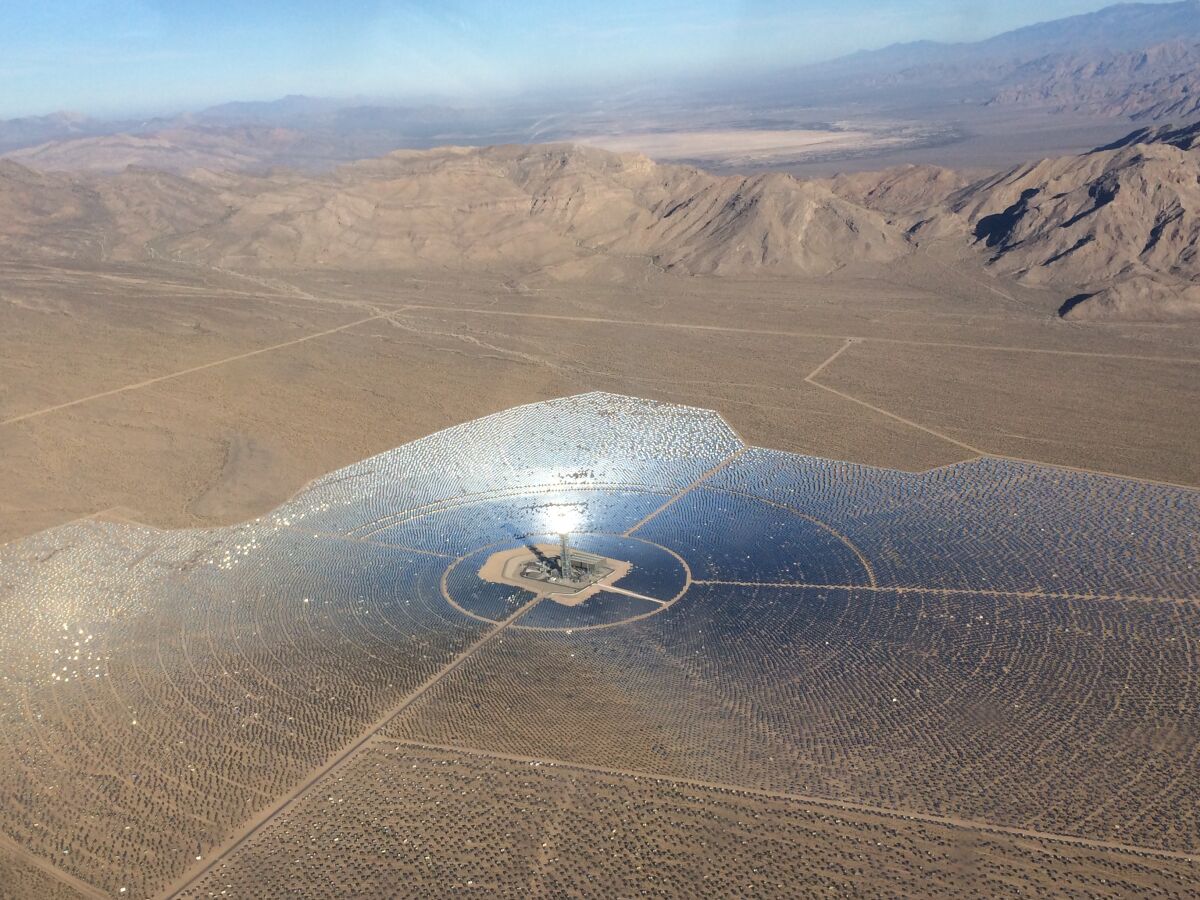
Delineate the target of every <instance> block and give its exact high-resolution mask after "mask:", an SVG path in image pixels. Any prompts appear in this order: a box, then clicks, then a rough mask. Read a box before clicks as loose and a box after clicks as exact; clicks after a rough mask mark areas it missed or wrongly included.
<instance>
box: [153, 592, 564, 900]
mask: <svg viewBox="0 0 1200 900" xmlns="http://www.w3.org/2000/svg"><path fill="white" fill-rule="evenodd" d="M540 600H541V598H540V597H539V598H535V599H534V600H532V601H531V602H529V603H527V604H526V605H525V606H522V607H521V608H520V609H518V610H517V611H516V612H515V613H513V614H512V615H511V616H509V617H508V618H507V619H505V620H504V621H503V622H499V623H497V625H496V626H495V627H494V628H492V629H491V630H490V631H488V632H487V634H485V635H483V637H481V638H479V640H477V641H475V643H473V644H472V645H471V646H470V647H468V648H467V649H466V650H464V651H463V652H462V653H460V654H459V655H458V656H456V657H454V659H452V660H450V662H448V663H446V665H444V666H443V667H442V668H441V669H439V670H438V671H437V672H436V673H434V675H433V676H432V677H430V678H429V679H427V680H426V681H425V682H424V683H423V684H421V686H420V687H418V688H417V689H416V690H414V691H413V692H412V693H411V694H409V695H408V696H406V697H405V698H404V699H403V700H401V701H400V702H399V703H398V704H396V705H395V706H393V707H392V708H391V709H389V710H388V711H387V712H386V713H384V714H383V716H382V717H381V718H380V719H378V720H377V721H376V722H375V723H374V724H372V725H370V726H369V727H368V728H367V730H366V731H364V732H362V734H360V735H359V736H358V738H357V739H355V740H354V741H353V742H352V743H351V744H349V745H348V746H347V747H346V748H345V749H343V750H342V751H341V752H340V753H338V754H337V755H336V756H334V757H333V758H332V759H330V760H329V761H327V762H326V763H324V764H323V765H321V766H319V767H318V768H316V769H313V770H312V771H311V772H310V773H309V774H308V776H307V777H306V778H305V779H304V780H303V781H302V782H301V783H300V784H298V785H297V786H296V787H295V788H294V789H293V790H292V791H291V792H289V793H288V794H287V795H286V796H285V797H284V798H283V799H282V800H280V801H279V802H277V803H276V804H275V805H274V806H273V807H271V808H270V809H267V810H265V811H264V812H262V813H260V814H259V815H257V816H255V817H254V819H252V820H251V821H250V822H249V823H248V824H247V825H246V827H245V828H244V830H243V831H242V832H241V833H240V834H237V835H234V836H233V837H232V838H230V839H229V840H228V841H226V842H225V844H224V845H222V847H221V848H219V849H218V850H217V853H216V855H215V856H213V857H212V858H211V859H209V860H208V861H206V862H205V863H204V865H203V866H200V867H199V868H198V869H196V870H195V871H193V872H192V873H191V874H190V875H189V874H185V875H184V876H183V878H184V879H186V880H183V882H182V883H181V884H179V885H178V886H177V887H172V888H169V889H168V890H167V891H166V892H165V893H164V894H163V896H165V897H175V896H177V895H179V894H180V893H182V892H183V891H186V890H188V889H190V888H192V887H194V886H195V885H196V884H197V883H198V882H199V881H200V880H201V879H202V878H204V876H205V875H207V874H208V873H209V871H210V870H212V869H213V868H214V867H215V866H216V865H217V864H219V863H220V862H221V861H222V860H224V859H226V858H228V857H229V855H230V854H232V853H234V852H236V851H237V850H238V848H240V847H241V846H242V845H244V844H245V843H246V841H248V840H250V838H252V837H254V835H256V834H258V833H259V832H260V831H262V829H263V828H265V827H266V826H267V825H268V824H270V823H271V822H272V821H273V820H274V819H275V818H276V817H278V816H279V815H281V814H282V813H284V812H286V811H287V810H288V809H289V808H290V807H291V806H292V805H293V804H294V803H295V802H296V801H297V800H299V799H300V797H301V796H302V795H303V794H304V793H305V792H306V791H307V790H308V789H309V788H311V787H312V786H313V785H315V784H316V783H317V782H319V781H321V780H322V779H323V778H325V777H326V776H327V775H330V774H332V773H333V772H335V771H337V770H338V769H340V768H341V767H342V766H344V765H345V764H346V763H347V762H349V760H350V759H351V757H353V756H354V754H355V753H357V752H358V751H359V750H360V749H361V748H362V747H363V746H364V745H365V744H366V743H367V742H369V741H370V740H371V739H372V738H374V737H376V736H377V735H378V734H379V732H380V731H382V730H383V729H384V728H386V727H387V725H388V724H389V723H391V721H392V720H393V719H394V718H396V716H398V715H400V714H401V713H402V712H404V711H405V710H406V709H408V708H409V707H410V706H412V705H413V704H414V703H416V702H417V700H419V699H421V697H423V696H424V695H425V693H426V692H427V691H428V690H429V689H430V688H432V687H433V686H434V685H436V684H437V683H438V682H439V681H441V680H442V679H443V678H445V677H446V676H447V675H449V674H450V673H452V672H454V671H455V670H456V669H457V668H458V667H459V666H461V665H462V664H463V663H464V662H466V661H467V660H468V659H470V658H471V656H473V655H474V654H475V652H476V651H477V650H479V649H480V648H481V647H483V646H484V645H485V644H487V643H488V642H489V641H491V640H492V638H494V637H496V636H497V635H498V634H500V633H501V632H502V631H504V629H506V628H507V627H508V626H509V625H511V624H513V623H514V622H516V621H517V620H518V619H520V618H521V616H523V615H525V614H526V613H527V612H529V611H530V610H531V609H533V608H534V607H535V606H537V605H538V603H539V602H540Z"/></svg>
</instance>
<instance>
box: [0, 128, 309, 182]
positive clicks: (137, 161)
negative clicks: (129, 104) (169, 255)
mask: <svg viewBox="0 0 1200 900" xmlns="http://www.w3.org/2000/svg"><path fill="white" fill-rule="evenodd" d="M301 144H311V142H310V141H308V139H307V138H306V136H305V135H303V134H301V133H299V132H295V131H289V130H287V129H284V128H273V127H269V126H249V125H247V126H240V127H224V128H217V127H201V126H192V127H185V128H167V129H163V130H159V131H150V132H146V133H143V134H129V133H118V134H109V135H99V136H94V137H80V138H73V139H71V140H64V141H52V142H49V143H46V144H40V145H38V146H35V147H25V148H22V149H20V150H14V151H12V152H10V153H9V154H7V156H8V158H9V159H11V160H14V161H15V162H19V163H21V164H22V165H25V166H29V167H30V168H35V169H38V170H41V171H51V172H54V171H60V172H120V171H122V170H123V169H126V168H128V167H129V166H139V167H144V168H153V169H160V170H162V171H164V172H175V173H186V172H191V171H194V170H196V169H218V170H235V171H246V170H255V169H259V170H262V169H267V168H270V167H271V166H272V165H275V164H277V163H279V162H281V161H283V160H285V159H286V160H288V161H291V160H293V159H294V158H295V156H296V151H297V148H298V147H299V145H301ZM323 162H325V161H323Z"/></svg>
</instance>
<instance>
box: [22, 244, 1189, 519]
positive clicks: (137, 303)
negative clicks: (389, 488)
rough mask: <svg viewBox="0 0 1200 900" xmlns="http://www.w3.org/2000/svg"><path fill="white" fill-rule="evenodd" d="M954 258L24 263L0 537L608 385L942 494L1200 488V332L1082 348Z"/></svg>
mask: <svg viewBox="0 0 1200 900" xmlns="http://www.w3.org/2000/svg"><path fill="white" fill-rule="evenodd" d="M964 273H970V270H969V269H968V268H966V267H956V266H955V264H954V261H953V260H952V259H948V260H946V261H945V262H933V263H931V262H929V261H928V260H925V259H918V260H912V259H910V260H904V261H901V262H899V263H895V264H890V265H887V266H875V267H872V266H860V267H857V268H855V269H851V270H843V271H841V272H839V273H837V274H836V275H833V276H828V277H821V278H807V279H797V278H789V279H778V278H762V279H744V278H743V279H732V278H720V279H715V278H695V277H693V278H686V277H677V276H672V275H664V274H659V273H657V272H655V271H653V270H652V269H651V268H650V267H647V268H646V270H645V272H644V273H642V274H641V275H640V276H638V277H637V278H636V280H633V281H632V282H631V283H617V284H613V283H607V282H604V281H602V280H598V281H597V282H595V283H570V284H563V283H558V282H555V281H552V280H548V279H540V280H539V279H538V278H536V277H534V278H529V277H524V278H522V277H520V276H516V275H513V274H512V273H504V272H493V273H488V272H482V271H481V272H476V273H474V274H470V275H465V276H464V275H461V274H454V273H448V272H445V271H438V270H436V269H432V270H430V271H427V272H413V271H406V272H395V273H391V272H374V273H362V272H350V271H335V270H321V271H284V272H272V273H270V274H268V275H263V274H260V273H256V274H253V275H238V274H235V273H233V272H229V271H217V270H213V269H203V268H198V267H185V266H177V265H166V264H164V265H162V266H158V267H148V266H119V265H109V266H104V267H98V266H95V265H90V264H87V265H82V264H81V265H74V266H71V265H46V264H16V263H7V264H5V265H4V266H3V271H2V272H0V319H2V325H3V327H0V350H2V352H0V417H2V418H0V452H2V454H3V458H4V459H5V461H6V465H5V466H4V468H3V471H2V472H0V498H3V499H2V500H0V540H4V541H11V540H13V539H16V538H19V537H22V536H25V535H29V534H32V533H35V532H37V531H40V530H42V529H45V528H50V527H52V526H55V525H59V524H62V523H64V522H68V521H71V520H73V519H78V518H81V517H88V516H94V515H98V514H108V515H119V516H122V517H125V518H132V519H134V520H137V521H143V522H146V523H148V524H153V525H157V526H162V527H184V526H209V525H219V524H228V523H232V522H237V521H241V520H244V519H247V518H249V517H252V516H255V515H257V514H260V513H263V512H265V511H267V510H269V509H271V508H273V507H274V506H276V505H277V504H278V503H280V502H281V501H282V500H284V499H286V498H287V497H288V496H290V495H291V494H292V493H294V492H295V491H296V490H297V489H298V488H300V487H301V486H302V485H303V484H304V483H306V482H307V481H308V480H310V479H312V478H315V477H317V476H319V475H321V474H323V473H325V472H328V471H331V470H333V469H336V468H338V467H339V466H342V465H346V464H348V463H350V462H353V461H356V460H359V459H362V458H365V457H367V456H370V455H372V454H374V453H378V452H380V451H382V450H385V449H388V448H391V447H395V446H398V445H399V444H402V443H405V442H406V441H409V440H412V439H415V438H417V437H420V436H423V435H425V434H429V433H431V432H433V431H436V430H438V429H441V428H444V427H447V426H450V425H453V424H456V423H459V422H462V421H466V420H469V419H473V418H476V417H478V416H480V415H484V414H486V413H490V412H494V411H496V410H499V409H504V408H507V407H510V406H513V405H515V404H518V403H523V402H528V401H534V400H542V399H547V398H551V397H555V396H562V395H565V394H572V393H577V392H580V391H583V390H590V389H604V390H612V391H617V392H621V393H626V394H631V395H634V396H643V397H647V398H652V399H662V400H669V401H674V402H681V403H687V404H694V405H699V406H704V407H708V408H713V409H717V410H719V411H720V412H721V413H722V414H723V415H724V416H725V417H726V418H727V419H728V421H729V422H730V423H731V424H732V425H733V427H734V428H736V429H737V430H738V432H739V433H740V434H741V436H742V437H743V438H744V439H745V440H747V441H749V442H751V443H754V444H757V445H759V446H767V447H774V448H778V449H783V450H790V451H795V452H799V453H806V454H813V455H818V456H824V457H830V458H835V459H844V460H851V461H857V462H863V463H869V464H872V465H878V466H887V467H894V468H899V469H904V470H908V471H922V470H925V469H929V468H931V467H935V466H941V465H945V464H947V463H951V462H955V461H958V460H963V459H969V458H972V457H975V456H979V455H981V454H991V455H1002V456H1011V457H1016V458H1022V459H1030V460H1036V461H1038V462H1043V463H1049V464H1053V465H1060V466H1069V467H1079V468H1084V469H1089V470H1095V471H1102V472H1111V473H1115V474H1119V475H1126V476H1132V477H1136V478H1144V479H1151V480H1157V481H1166V482H1171V483H1177V484H1183V485H1196V484H1200V460H1198V458H1197V456H1196V454H1194V453H1191V452H1190V448H1191V447H1192V446H1193V445H1194V439H1195V422H1196V421H1200V395H1198V394H1197V392H1196V390H1195V385H1196V378H1197V374H1198V367H1200V333H1198V332H1197V331H1196V329H1195V328H1194V327H1192V326H1189V325H1188V324H1187V323H1178V324H1172V323H1157V324H1131V323H1115V324H1094V323H1093V324H1088V325H1075V324H1071V323H1070V322H1069V321H1065V320H1063V319H1060V318H1058V317H1056V316H1055V315H1054V310H1055V307H1056V305H1057V303H1058V302H1059V301H1058V300H1057V298H1056V297H1055V296H1054V295H1052V294H1050V293H1048V292H1040V291H1038V290H1035V289H1030V288H1027V287H1024V286H1022V285H1019V284H1017V283H1014V282H1009V281H1006V280H1003V279H1000V278H993V277H988V276H975V275H973V274H964Z"/></svg>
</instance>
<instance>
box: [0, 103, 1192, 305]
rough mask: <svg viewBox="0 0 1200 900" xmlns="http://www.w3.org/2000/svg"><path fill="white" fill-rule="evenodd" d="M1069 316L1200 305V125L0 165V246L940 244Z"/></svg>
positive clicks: (697, 260)
mask: <svg viewBox="0 0 1200 900" xmlns="http://www.w3.org/2000/svg"><path fill="white" fill-rule="evenodd" d="M972 247H973V248H975V249H976V250H977V251H978V254H979V265H980V266H981V267H987V268H990V269H991V270H992V271H994V272H997V273H1000V274H1003V275H1006V276H1012V277H1016V278H1019V279H1021V280H1023V281H1026V282H1027V283H1030V284H1034V285H1041V286H1044V287H1047V288H1050V289H1052V290H1054V291H1056V292H1058V293H1060V295H1061V296H1062V298H1063V300H1064V304H1063V309H1062V313H1063V315H1065V316H1068V317H1070V318H1073V319H1155V320H1157V319H1170V318H1180V317H1193V318H1194V317H1200V124H1197V125H1192V126H1189V127H1186V128H1168V127H1160V128H1153V129H1141V130H1139V131H1137V132H1134V133H1133V134H1131V135H1129V136H1128V137H1127V138H1125V139H1123V140H1121V141H1118V142H1115V143H1114V144H1113V145H1111V146H1108V147H1104V148H1100V149H1098V150H1095V151H1093V152H1090V153H1086V154H1083V155H1078V156H1064V157H1059V158H1055V159H1048V160H1042V161H1040V162H1034V163H1029V164H1025V165H1021V166H1017V167H1014V168H1012V169H1010V170H1007V171H1004V172H1001V173H999V174H995V175H991V176H988V177H986V178H982V179H977V180H970V179H968V178H966V177H964V176H963V175H962V174H960V173H956V172H953V171H950V170H947V169H941V168H938V167H934V166H905V167H900V168H896V169H891V170H888V171H885V172H878V173H861V174H856V175H847V176H840V177H838V178H834V179H831V180H829V181H825V182H816V181H798V180H797V179H795V178H793V177H791V176H789V175H784V174H780V173H769V174H764V175H757V176H753V177H746V176H727V177H719V176H715V175H711V174H709V173H706V172H703V171H701V170H699V169H695V168H691V167H687V166H677V165H658V164H655V163H653V162H651V161H650V160H648V159H646V158H645V157H642V156H638V155H635V154H616V153H610V152H607V151H603V150H599V149H596V148H592V147H580V146H573V145H565V144H548V145H536V146H513V145H510V146H499V147H489V148H482V149H468V148H442V149H439V150H430V151H399V152H396V153H392V154H390V155H388V156H385V157H382V158H379V159H373V160H366V161H363V162H358V163H354V164H351V165H348V166H343V167H342V168H339V169H337V170H336V171H334V172H332V173H329V174H325V175H318V176H305V175H302V174H298V173H284V172H279V173H275V174H270V175H265V176H248V175H236V174H217V173H211V172H203V171H202V172H197V173H195V174H194V175H193V176H192V177H186V178H185V177H180V176H175V175H169V174H166V173H163V172H157V171H150V170H145V169H136V168H131V169H128V170H126V171H123V172H122V173H120V174H119V175H115V176H113V175H94V174H89V175H68V174H57V173H39V172H35V171H32V170H30V169H27V168H25V167H23V166H20V165H18V164H16V163H14V162H12V161H11V160H8V161H0V252H3V253H4V254H5V255H7V256H9V257H38V258H45V257H64V256H66V257H73V258H85V259H90V260H138V259H147V258H153V259H159V260H161V259H164V258H176V259H178V260H181V261H184V262H189V263H201V264H206V265H217V266H222V267H228V268H236V269H272V268H294V267H310V266H330V267H337V268H345V269H420V268H423V267H430V266H432V267H438V268H441V267H448V266H449V267H455V268H461V269H472V268H474V269H478V270H483V271H497V270H500V271H504V272H506V273H513V272H516V273H534V272H540V273H543V274H546V275H549V276H552V277H558V278H566V279H570V278H574V277H581V276H588V277H611V278H625V277H629V276H631V275H633V274H636V273H639V272H641V271H643V270H644V268H645V267H646V266H653V267H657V268H660V269H664V270H667V271H670V272H676V273H679V274H682V275H736V276H748V275H764V274H765V275H770V274H780V275H798V274H804V275H814V274H816V275H820V274H826V273H829V272H833V271H835V270H837V269H840V268H843V267H846V266H852V265H859V264H870V263H889V262H893V261H895V260H899V259H901V258H903V257H906V256H909V255H911V254H914V253H916V254H920V253H931V254H941V253H942V252H943V249H939V248H946V249H948V250H949V251H950V252H951V253H952V255H953V258H955V259H956V260H959V263H957V264H962V265H969V264H970V263H968V262H967V261H966V260H967V259H969V257H970V255H971V249H970V248H972Z"/></svg>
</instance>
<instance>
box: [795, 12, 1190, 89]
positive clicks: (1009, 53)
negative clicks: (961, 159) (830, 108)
mask: <svg viewBox="0 0 1200 900" xmlns="http://www.w3.org/2000/svg"><path fill="white" fill-rule="evenodd" d="M1189 38H1192V39H1196V40H1200V0H1181V2H1176V3H1120V4H1117V5H1115V6H1109V7H1105V8H1104V9H1101V10H1098V11H1096V12H1091V13H1084V14H1082V15H1076V16H1068V17H1067V18H1063V19H1054V20H1052V21H1048V22H1040V23H1038V24H1035V25H1028V26H1025V27H1024V28H1018V29H1016V30H1014V31H1007V32H1004V33H1003V34H998V35H996V36H994V37H990V38H987V39H985V40H981V41H974V42H965V43H954V44H948V43H939V42H937V41H917V42H913V43H907V44H893V45H891V46H889V47H884V48H883V49H881V50H870V51H863V52H859V53H854V54H851V55H849V56H845V57H842V58H840V59H837V60H833V61H832V62H829V63H822V64H819V65H818V66H813V67H810V68H811V69H812V70H814V71H817V70H820V69H831V70H834V69H836V70H845V69H854V70H857V71H859V72H863V73H865V74H874V73H878V72H882V71H889V72H902V71H907V72H908V73H909V74H910V76H911V77H913V78H916V77H917V76H918V75H920V74H921V73H920V71H919V70H920V69H922V68H924V67H932V68H931V73H932V72H933V71H939V70H943V69H944V67H947V66H966V67H969V66H971V65H979V64H983V66H984V69H985V71H987V70H988V69H990V68H992V67H994V66H996V65H997V64H1002V65H1012V66H1016V65H1020V64H1022V63H1025V62H1029V61H1032V60H1036V59H1040V58H1043V57H1046V56H1051V55H1058V54H1079V53H1084V52H1089V53H1090V52H1098V51H1105V52H1117V51H1128V50H1137V49H1141V48H1143V47H1149V46H1152V45H1154V44H1161V43H1166V42H1169V41H1180V40H1187V39H1189Z"/></svg>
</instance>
